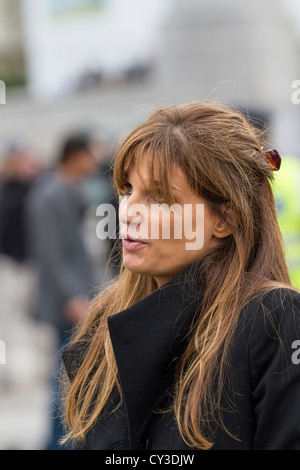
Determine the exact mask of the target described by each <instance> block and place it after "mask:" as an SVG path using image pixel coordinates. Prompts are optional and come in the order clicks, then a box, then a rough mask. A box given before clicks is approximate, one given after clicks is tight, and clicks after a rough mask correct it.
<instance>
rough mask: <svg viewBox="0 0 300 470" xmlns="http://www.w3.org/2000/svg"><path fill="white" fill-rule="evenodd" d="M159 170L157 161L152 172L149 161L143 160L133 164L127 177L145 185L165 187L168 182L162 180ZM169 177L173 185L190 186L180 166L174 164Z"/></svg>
mask: <svg viewBox="0 0 300 470" xmlns="http://www.w3.org/2000/svg"><path fill="white" fill-rule="evenodd" d="M159 170H160V169H159V162H158V161H157V160H156V161H155V162H153V168H152V169H151V170H150V169H149V166H148V164H147V159H146V158H143V159H142V160H140V161H139V162H138V164H136V162H131V164H130V165H129V167H128V168H127V169H126V172H125V175H126V176H127V177H128V178H130V179H136V180H140V181H141V182H142V183H143V184H145V185H149V184H153V183H154V184H156V183H158V184H161V185H162V186H165V185H166V181H164V180H162V177H161V175H160V171H159ZM168 176H169V177H170V179H171V181H172V183H173V184H176V185H178V186H184V187H187V186H188V183H187V179H186V176H185V174H184V173H183V171H182V170H181V168H180V167H179V166H178V165H175V164H173V165H172V166H171V168H170V170H169V175H168Z"/></svg>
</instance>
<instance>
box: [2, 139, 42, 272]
mask: <svg viewBox="0 0 300 470" xmlns="http://www.w3.org/2000/svg"><path fill="white" fill-rule="evenodd" d="M40 171H41V164H40V162H39V161H38V159H37V157H36V156H35V155H34V154H33V152H31V151H30V150H29V149H28V148H26V147H25V146H23V145H21V144H19V143H15V144H12V145H10V146H9V147H8V149H7V151H6V156H5V160H4V167H3V170H2V184H1V186H0V252H1V254H2V255H3V256H5V257H6V258H8V259H9V260H10V261H13V262H16V263H18V264H19V263H23V262H25V261H27V259H28V256H29V253H28V243H27V232H26V219H25V218H26V213H25V212H26V211H25V200H26V195H27V193H28V191H29V189H30V188H31V186H32V185H33V183H34V181H35V179H36V178H37V176H38V175H39V173H40Z"/></svg>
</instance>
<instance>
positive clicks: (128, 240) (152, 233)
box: [119, 159, 221, 286]
mask: <svg viewBox="0 0 300 470" xmlns="http://www.w3.org/2000/svg"><path fill="white" fill-rule="evenodd" d="M145 160H146V159H144V161H143V162H142V163H141V165H140V168H139V173H138V172H137V170H136V168H135V167H134V166H132V167H130V168H129V170H128V172H127V174H128V184H127V186H126V191H125V195H124V197H123V198H122V199H121V201H120V208H119V218H120V236H121V238H122V239H123V262H124V266H125V267H126V268H127V269H129V270H130V271H133V272H137V273H139V274H145V275H149V276H153V277H154V278H155V280H156V282H157V284H158V286H161V285H163V284H165V283H166V282H168V281H169V280H170V279H172V277H173V276H174V275H175V274H177V273H178V272H179V271H181V270H182V269H184V268H185V267H187V266H188V265H189V264H191V263H192V262H193V261H195V260H197V259H199V258H201V257H203V256H204V255H205V254H206V253H208V252H209V251H211V250H214V249H215V248H216V246H217V244H218V242H219V240H218V238H220V233H219V230H218V227H219V229H220V227H221V226H220V225H218V224H220V219H219V217H218V216H216V215H215V214H213V213H212V211H211V210H210V209H209V207H208V205H207V203H206V202H205V201H204V199H202V198H201V197H199V196H197V195H195V194H194V193H193V192H192V190H191V188H190V186H189V184H188V182H187V179H186V177H185V175H184V173H183V172H182V170H181V169H180V168H179V167H177V166H175V165H174V167H173V171H172V186H173V190H174V197H175V205H172V206H168V205H167V204H164V201H163V200H159V201H158V200H154V198H153V196H152V195H151V194H150V192H149V185H148V183H149V177H148V171H147V166H146V161H145ZM162 184H163V182H159V181H158V182H157V185H158V188H159V186H160V185H162Z"/></svg>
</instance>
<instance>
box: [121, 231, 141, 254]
mask: <svg viewBox="0 0 300 470" xmlns="http://www.w3.org/2000/svg"><path fill="white" fill-rule="evenodd" d="M121 238H123V247H124V248H125V249H126V250H127V251H135V250H138V249H139V248H142V247H143V246H146V245H147V243H146V242H144V241H143V240H142V239H140V238H135V237H132V236H131V235H128V234H123V235H122V234H121Z"/></svg>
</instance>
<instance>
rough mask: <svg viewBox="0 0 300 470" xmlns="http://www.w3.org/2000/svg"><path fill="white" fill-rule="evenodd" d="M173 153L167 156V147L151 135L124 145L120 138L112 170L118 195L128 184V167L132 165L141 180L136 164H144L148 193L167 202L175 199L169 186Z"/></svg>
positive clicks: (172, 201)
mask: <svg viewBox="0 0 300 470" xmlns="http://www.w3.org/2000/svg"><path fill="white" fill-rule="evenodd" d="M174 157H175V155H173V156H171V155H170V152H168V150H167V149H165V148H164V149H163V148H162V141H160V142H159V143H157V142H156V139H155V136H153V138H152V139H145V140H143V141H138V142H135V143H131V145H128V143H127V141H125V142H124V144H123V145H122V147H121V148H120V150H119V152H118V154H117V157H116V160H115V164H114V172H113V180H114V185H115V188H116V191H117V194H118V196H120V195H121V194H122V193H123V192H124V189H125V188H126V185H127V184H128V173H129V171H130V169H131V168H133V167H134V168H135V170H136V171H137V173H138V174H139V176H140V178H141V180H142V177H141V173H140V166H141V164H142V163H145V159H146V165H147V178H148V180H147V188H148V189H149V191H150V192H151V194H152V195H153V196H154V197H155V198H157V199H160V198H163V201H164V202H165V203H167V204H169V205H171V204H173V203H175V197H174V192H173V189H172V167H173V166H174V165H175V164H176V158H174Z"/></svg>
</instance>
